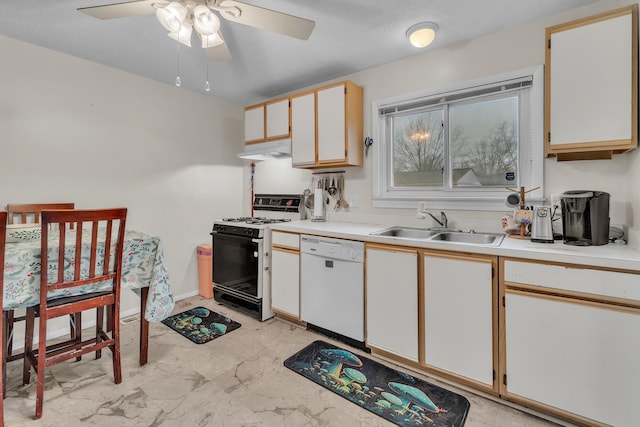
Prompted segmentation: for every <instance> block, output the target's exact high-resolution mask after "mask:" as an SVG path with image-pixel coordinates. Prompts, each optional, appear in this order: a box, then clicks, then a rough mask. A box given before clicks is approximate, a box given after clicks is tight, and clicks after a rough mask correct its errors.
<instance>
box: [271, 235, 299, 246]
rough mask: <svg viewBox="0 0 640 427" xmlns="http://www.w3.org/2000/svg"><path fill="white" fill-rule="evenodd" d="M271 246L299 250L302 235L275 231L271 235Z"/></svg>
mask: <svg viewBox="0 0 640 427" xmlns="http://www.w3.org/2000/svg"><path fill="white" fill-rule="evenodd" d="M271 244H272V245H276V246H284V247H287V248H292V249H298V250H299V249H300V235H299V234H295V233H283V232H281V231H273V232H272V233H271Z"/></svg>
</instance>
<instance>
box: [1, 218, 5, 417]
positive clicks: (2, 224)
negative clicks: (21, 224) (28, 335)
mask: <svg viewBox="0 0 640 427" xmlns="http://www.w3.org/2000/svg"><path fill="white" fill-rule="evenodd" d="M6 238H7V213H6V212H0V307H2V305H3V300H2V298H3V294H4V284H3V282H4V245H5V241H6ZM2 320H3V319H2V318H0V342H2V343H3V346H2V363H0V378H2V385H3V386H2V387H0V426H4V384H6V382H7V373H6V372H5V371H6V359H5V357H6V354H5V348H6V346H5V345H4V342H5V341H4V332H5V325H4V324H3V322H2Z"/></svg>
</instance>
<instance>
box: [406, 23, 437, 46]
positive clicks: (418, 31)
mask: <svg viewBox="0 0 640 427" xmlns="http://www.w3.org/2000/svg"><path fill="white" fill-rule="evenodd" d="M437 31H438V25H437V24H435V23H433V22H421V23H419V24H416V25H413V26H412V27H411V28H409V29H408V30H407V38H408V39H409V42H411V44H412V45H413V46H415V47H427V46H429V45H430V44H431V43H433V41H434V40H435V38H436V32H437Z"/></svg>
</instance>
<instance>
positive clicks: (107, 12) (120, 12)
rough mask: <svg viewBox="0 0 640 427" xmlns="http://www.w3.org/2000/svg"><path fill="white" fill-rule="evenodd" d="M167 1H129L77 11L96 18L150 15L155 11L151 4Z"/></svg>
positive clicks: (82, 8) (83, 8) (81, 8)
mask: <svg viewBox="0 0 640 427" xmlns="http://www.w3.org/2000/svg"><path fill="white" fill-rule="evenodd" d="M154 3H155V4H163V3H167V2H165V1H162V0H141V1H129V2H126V3H116V4H107V5H104V6H93V7H80V8H78V12H82V13H86V14H87V15H91V16H93V17H95V18H98V19H114V18H124V17H125V16H135V15H150V14H152V13H156V8H155V7H153V4H154Z"/></svg>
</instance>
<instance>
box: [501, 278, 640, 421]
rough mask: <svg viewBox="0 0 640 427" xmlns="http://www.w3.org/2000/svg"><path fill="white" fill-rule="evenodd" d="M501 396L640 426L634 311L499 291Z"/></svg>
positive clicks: (638, 321) (639, 318) (637, 314)
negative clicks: (502, 296) (503, 365)
mask: <svg viewBox="0 0 640 427" xmlns="http://www.w3.org/2000/svg"><path fill="white" fill-rule="evenodd" d="M505 315H506V317H505V327H506V372H507V376H506V383H507V384H506V389H507V391H508V395H514V394H515V395H518V396H522V397H526V398H528V399H533V400H535V401H538V402H541V403H543V404H546V405H550V406H553V407H556V408H560V409H563V410H565V411H569V412H572V413H575V414H578V415H580V416H582V417H586V418H590V419H593V420H597V421H600V422H601V423H606V424H610V425H615V426H637V425H638V420H640V409H639V407H638V396H640V381H638V379H639V378H640V364H639V363H638V361H639V360H640V339H639V338H638V337H639V333H640V332H639V331H640V310H637V309H636V310H633V309H623V308H620V307H618V308H615V307H613V306H607V305H605V304H599V303H587V302H580V301H578V300H571V299H569V298H560V297H552V296H544V295H536V294H531V293H526V292H518V291H510V290H507V291H506V297H505Z"/></svg>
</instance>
